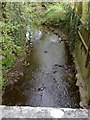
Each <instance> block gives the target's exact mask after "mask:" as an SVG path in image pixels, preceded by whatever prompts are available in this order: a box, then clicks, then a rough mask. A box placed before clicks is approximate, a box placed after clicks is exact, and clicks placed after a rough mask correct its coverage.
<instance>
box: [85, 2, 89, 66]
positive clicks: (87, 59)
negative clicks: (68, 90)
mask: <svg viewBox="0 0 90 120" xmlns="http://www.w3.org/2000/svg"><path fill="white" fill-rule="evenodd" d="M88 15H89V17H88V40H89V44H88V51H87V58H86V63H85V67H87V66H88V64H89V61H90V1H89V2H88Z"/></svg>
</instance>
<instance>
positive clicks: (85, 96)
mask: <svg viewBox="0 0 90 120" xmlns="http://www.w3.org/2000/svg"><path fill="white" fill-rule="evenodd" d="M76 7H77V8H76V12H77V13H78V15H80V17H81V19H82V21H83V22H82V25H84V23H86V22H87V20H88V2H87V3H86V2H82V3H77V5H76ZM79 9H80V10H79ZM81 12H82V13H81ZM80 33H81V35H82V38H83V39H84V41H85V43H86V45H87V47H88V43H89V39H88V38H89V37H88V35H89V34H88V31H87V30H86V29H84V28H82V29H81V30H80ZM74 53H75V58H76V60H75V61H76V65H77V70H78V74H77V78H78V81H77V85H78V86H79V88H80V93H81V102H80V105H81V106H83V107H87V106H88V102H89V100H90V94H89V91H90V90H89V89H90V88H89V86H90V64H88V67H85V62H86V58H87V51H86V49H85V47H84V45H83V44H82V41H81V39H80V37H79V35H78V36H77V40H76V45H75V50H74Z"/></svg>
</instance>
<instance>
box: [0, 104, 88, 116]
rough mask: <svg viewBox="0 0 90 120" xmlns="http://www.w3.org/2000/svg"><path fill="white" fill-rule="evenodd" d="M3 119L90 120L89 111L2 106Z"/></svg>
mask: <svg viewBox="0 0 90 120" xmlns="http://www.w3.org/2000/svg"><path fill="white" fill-rule="evenodd" d="M0 110H2V118H88V110H87V109H71V108H50V107H49V108H46V107H23V106H21V107H17V106H15V107H13V106H12V107H7V106H0Z"/></svg>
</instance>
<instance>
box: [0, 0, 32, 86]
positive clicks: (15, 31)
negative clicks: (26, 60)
mask: <svg viewBox="0 0 90 120" xmlns="http://www.w3.org/2000/svg"><path fill="white" fill-rule="evenodd" d="M2 8H3V11H2V21H0V30H1V32H0V34H1V35H0V49H2V51H0V56H1V57H2V59H0V65H1V61H2V70H3V74H5V73H6V72H7V71H8V70H9V69H10V68H11V67H12V65H13V64H14V62H15V60H16V58H17V57H18V56H19V55H20V54H21V53H22V52H23V51H24V48H25V41H26V40H25V39H26V38H25V34H26V29H27V26H28V24H29V25H30V22H31V21H30V12H29V10H28V9H29V5H28V3H16V2H15V3H10V2H9V3H2ZM3 81H5V80H4V78H3V80H2V82H1V79H0V83H2V84H3V83H5V82H3Z"/></svg>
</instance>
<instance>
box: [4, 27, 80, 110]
mask: <svg viewBox="0 0 90 120" xmlns="http://www.w3.org/2000/svg"><path fill="white" fill-rule="evenodd" d="M32 44H33V47H32V48H31V52H30V54H27V55H26V59H25V61H26V63H27V66H25V67H24V71H23V76H22V77H20V78H19V81H18V82H17V84H14V85H13V86H7V87H6V90H5V92H4V94H3V104H5V105H28V106H34V107H37V106H40V107H64V108H65V107H66V108H67V107H70V108H79V107H80V106H79V102H80V96H79V90H78V87H77V86H76V85H75V78H74V77H72V76H73V75H72V73H73V69H71V68H70V67H71V66H72V63H71V61H72V60H70V59H71V58H69V53H68V49H67V47H66V46H65V44H64V42H63V41H62V42H60V38H59V37H58V35H55V34H54V33H51V32H48V31H43V30H42V31H40V30H38V29H35V31H34V35H33V38H32Z"/></svg>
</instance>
